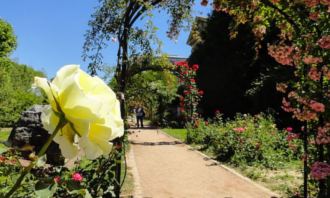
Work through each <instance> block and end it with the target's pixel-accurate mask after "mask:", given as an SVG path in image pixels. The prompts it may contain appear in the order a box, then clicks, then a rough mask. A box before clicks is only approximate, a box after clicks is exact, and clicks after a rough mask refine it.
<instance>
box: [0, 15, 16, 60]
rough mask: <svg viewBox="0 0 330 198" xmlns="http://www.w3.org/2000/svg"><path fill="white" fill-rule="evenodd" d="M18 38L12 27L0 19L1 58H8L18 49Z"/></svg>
mask: <svg viewBox="0 0 330 198" xmlns="http://www.w3.org/2000/svg"><path fill="white" fill-rule="evenodd" d="M16 45H17V44H16V36H15V35H14V30H13V28H12V26H11V25H10V24H9V23H7V22H6V21H4V20H2V19H0V58H1V57H7V56H8V55H9V54H10V53H11V52H12V51H14V50H15V48H16Z"/></svg>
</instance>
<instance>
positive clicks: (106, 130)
mask: <svg viewBox="0 0 330 198" xmlns="http://www.w3.org/2000/svg"><path fill="white" fill-rule="evenodd" d="M34 86H36V87H40V88H41V89H43V90H44V91H45V93H46V95H47V98H48V101H49V104H50V107H49V108H48V109H46V110H45V111H44V112H43V113H42V116H41V120H42V123H43V125H44V128H45V129H46V130H48V132H49V133H53V131H54V129H55V128H56V126H57V124H58V123H59V121H60V116H64V117H65V119H66V120H67V121H68V123H67V124H66V125H65V126H64V127H63V128H62V129H61V130H60V131H59V132H58V134H57V135H56V136H55V138H54V141H55V142H57V143H58V144H59V145H60V149H61V152H62V154H63V156H64V157H66V158H73V157H75V156H76V155H77V154H78V151H79V149H82V150H83V151H84V153H85V154H86V157H87V158H88V159H95V158H97V157H99V156H100V155H107V154H109V152H110V150H111V147H112V144H111V143H110V142H109V141H110V140H113V139H114V138H116V137H120V136H122V135H123V133H124V126H123V120H122V119H121V116H120V106H119V101H118V100H117V98H116V94H115V93H114V92H113V91H112V90H111V89H110V88H109V87H108V86H107V85H106V84H105V83H104V82H103V81H102V80H101V79H100V78H98V77H91V76H89V75H88V74H86V73H85V72H84V71H82V70H81V69H79V66H78V65H66V66H64V67H62V68H61V69H60V70H59V71H58V72H57V74H56V77H55V78H54V79H53V80H52V82H48V81H47V79H45V78H39V77H35V79H34ZM61 114H63V115H61Z"/></svg>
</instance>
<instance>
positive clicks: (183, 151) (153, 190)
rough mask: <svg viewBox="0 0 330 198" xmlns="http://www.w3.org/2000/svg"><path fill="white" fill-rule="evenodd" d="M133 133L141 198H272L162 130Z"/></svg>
mask: <svg viewBox="0 0 330 198" xmlns="http://www.w3.org/2000/svg"><path fill="white" fill-rule="evenodd" d="M133 131H134V133H132V134H131V135H130V136H129V140H130V142H131V149H132V150H131V152H133V153H131V154H133V155H134V156H133V157H134V162H133V163H135V164H134V165H135V166H136V172H135V173H133V174H135V175H136V174H138V181H137V182H138V183H139V186H140V188H139V191H140V192H139V193H140V196H142V197H199V198H200V197H208V198H209V197H217V198H218V197H232V198H241V197H244V198H266V197H272V195H271V192H269V191H267V190H266V189H262V188H260V187H258V186H256V185H254V184H252V183H250V182H248V181H246V180H244V179H242V178H241V177H239V176H237V175H235V174H233V173H231V172H230V171H228V170H226V169H224V168H223V167H221V166H218V165H217V164H215V163H214V161H212V160H209V159H207V158H205V157H203V156H202V155H201V154H199V153H198V152H196V151H193V150H191V149H189V147H188V146H186V145H185V144H182V143H180V142H178V141H176V140H175V139H174V138H171V137H168V136H167V135H165V134H163V133H162V132H160V131H157V130H152V129H144V130H139V129H136V130H133ZM141 194H142V195H141Z"/></svg>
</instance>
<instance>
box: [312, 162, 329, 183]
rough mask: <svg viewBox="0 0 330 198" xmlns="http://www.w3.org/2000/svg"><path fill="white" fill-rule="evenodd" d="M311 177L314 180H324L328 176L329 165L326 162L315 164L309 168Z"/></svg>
mask: <svg viewBox="0 0 330 198" xmlns="http://www.w3.org/2000/svg"><path fill="white" fill-rule="evenodd" d="M311 176H312V178H314V179H315V180H322V179H326V178H327V177H328V176H330V165H329V164H328V163H326V162H315V163H314V164H313V165H312V167H311Z"/></svg>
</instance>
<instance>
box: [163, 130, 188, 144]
mask: <svg viewBox="0 0 330 198" xmlns="http://www.w3.org/2000/svg"><path fill="white" fill-rule="evenodd" d="M162 131H164V132H165V133H167V134H169V135H170V136H173V137H175V138H177V139H179V140H181V141H182V142H185V141H186V138H187V130H186V129H170V128H165V129H162Z"/></svg>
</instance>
